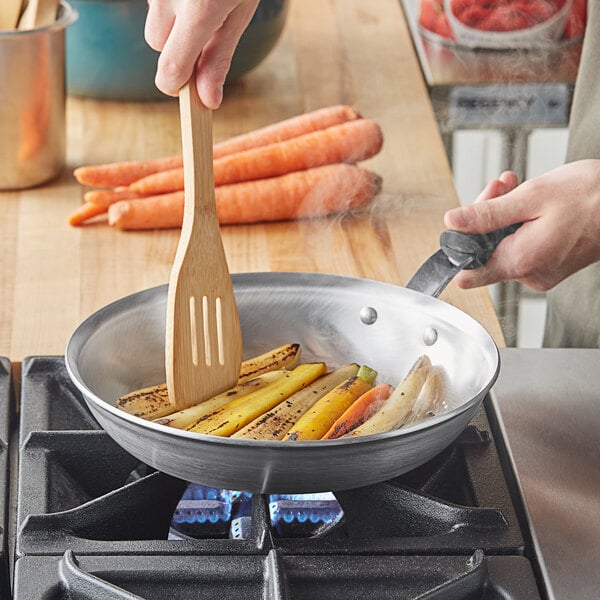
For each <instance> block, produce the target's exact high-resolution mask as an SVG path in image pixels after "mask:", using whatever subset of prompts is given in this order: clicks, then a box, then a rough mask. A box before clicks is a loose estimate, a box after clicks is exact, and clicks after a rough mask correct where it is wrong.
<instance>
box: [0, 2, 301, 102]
mask: <svg viewBox="0 0 600 600" xmlns="http://www.w3.org/2000/svg"><path fill="white" fill-rule="evenodd" d="M0 1H1V0H0ZM71 2H72V4H73V6H74V7H75V8H76V10H77V11H78V12H79V20H78V22H77V23H76V24H75V25H74V26H73V27H71V28H70V29H69V31H68V32H67V90H68V93H69V94H72V95H74V96H84V97H92V98H99V99H105V100H117V101H118V100H123V101H143V100H166V99H168V98H169V96H165V95H164V94H163V93H162V92H160V90H158V89H157V88H156V86H155V85H154V76H155V74H156V63H157V61H158V53H157V52H155V51H154V50H152V49H151V48H150V47H149V46H148V45H147V44H146V41H145V39H144V25H145V22H146V13H147V10H148V4H147V2H146V0H71ZM288 4H289V2H288V0H261V2H260V4H259V6H258V8H257V10H256V13H255V15H254V17H253V18H252V21H251V22H250V24H249V26H248V28H247V29H246V31H245V32H244V34H243V35H242V38H241V40H240V43H239V45H238V48H237V49H236V52H235V55H234V57H233V61H232V65H231V70H230V72H229V75H228V79H227V81H233V80H235V79H237V78H239V77H241V76H242V75H244V74H246V73H247V72H248V71H250V70H251V69H253V68H254V67H256V66H257V65H258V64H259V63H260V62H262V61H263V60H264V58H265V57H266V56H267V55H268V54H269V53H270V52H271V50H272V49H273V47H274V46H275V44H276V42H277V40H278V39H279V36H280V35H281V32H282V31H283V28H284V24H285V20H286V14H287V9H288Z"/></svg>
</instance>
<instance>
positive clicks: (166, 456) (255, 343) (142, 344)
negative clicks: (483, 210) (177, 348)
mask: <svg viewBox="0 0 600 600" xmlns="http://www.w3.org/2000/svg"><path fill="white" fill-rule="evenodd" d="M517 227H518V225H515V226H511V227H509V228H505V229H503V230H501V231H498V232H492V235H491V236H486V237H485V238H482V237H481V236H465V235H464V234H456V232H444V233H443V234H442V238H441V248H440V250H438V252H436V253H435V254H434V255H433V256H431V257H430V258H429V259H428V260H427V261H426V262H425V263H424V264H423V265H422V267H421V268H420V269H419V270H418V271H417V272H416V273H415V275H414V276H413V278H412V279H411V281H410V282H409V283H408V285H407V287H400V286H396V285H392V284H387V283H381V282H377V281H371V280H368V279H359V278H352V277H342V276H337V275H326V274H316V273H248V274H237V275H233V276H232V279H233V287H234V291H235V295H236V301H237V303H238V309H239V314H240V321H241V326H242V336H243V345H244V357H245V358H248V357H251V356H255V355H257V354H261V353H263V352H265V351H267V350H269V349H271V348H275V347H278V346H281V345H283V344H286V343H289V342H298V343H300V344H301V346H302V357H303V361H305V362H306V361H312V360H318V361H325V362H326V363H327V365H328V367H329V368H335V367H337V366H341V365H343V364H346V363H348V362H356V363H364V364H368V365H369V366H371V367H373V368H374V369H376V370H377V371H378V373H379V381H382V382H388V383H390V384H393V385H396V384H398V383H399V382H400V380H401V379H402V378H403V377H404V375H405V374H406V373H407V372H408V370H409V369H410V367H411V366H412V364H413V363H414V361H415V360H416V359H417V358H418V357H419V356H420V355H422V354H427V355H428V356H429V357H430V358H431V360H432V362H433V363H434V364H437V365H440V366H441V367H442V368H443V370H444V373H445V377H446V387H447V396H446V403H447V405H448V407H449V410H447V411H446V412H444V413H442V414H440V415H438V416H436V417H433V418H431V419H428V420H426V421H424V422H421V423H419V424H416V425H413V426H411V427H405V428H404V427H403V428H400V429H398V430H396V431H391V432H388V433H384V434H379V435H373V436H365V437H356V438H349V439H338V440H327V441H303V442H280V441H254V440H242V439H230V438H222V437H217V436H208V435H202V434H197V433H191V432H187V431H181V430H177V429H173V428H169V427H164V426H162V425H158V424H156V423H153V422H150V421H145V420H144V419H141V418H138V417H135V416H132V415H129V414H127V413H125V412H123V411H121V410H119V409H117V408H116V407H115V402H116V400H117V398H119V397H120V396H122V395H123V394H126V393H128V392H131V391H133V390H136V389H139V388H142V387H146V386H150V385H155V384H158V383H161V382H163V381H164V380H165V364H164V363H165V354H164V351H165V323H166V304H167V286H166V285H164V286H160V287H155V288H152V289H149V290H145V291H142V292H138V293H136V294H133V295H131V296H128V297H126V298H123V299H121V300H118V301H116V302H114V303H112V304H110V305H108V306H106V307H104V308H102V309H100V310H99V311H97V312H96V313H94V314H92V315H91V316H90V317H89V318H87V319H86V320H85V321H84V322H83V323H82V324H81V325H80V326H79V327H78V328H77V329H76V331H75V332H74V333H73V335H72V336H71V339H70V340H69V343H68V346H67V351H66V356H65V360H66V366H67V370H68V372H69V375H70V377H71V379H72V380H73V382H74V383H75V385H76V386H77V387H78V388H79V390H80V391H81V392H82V394H83V398H84V399H85V402H86V404H87V406H88V408H89V409H90V411H91V412H92V414H93V415H94V417H95V418H96V419H97V421H98V422H99V424H100V425H101V426H102V427H103V428H104V429H105V430H106V432H107V433H108V434H109V435H110V436H111V437H112V438H113V439H114V440H115V441H116V442H117V443H118V444H120V445H121V446H122V447H123V448H124V449H125V450H127V451H128V452H129V453H131V454H132V455H133V456H135V457H137V458H139V459H140V461H142V462H144V463H146V464H148V465H150V466H152V467H154V468H156V469H158V470H160V471H163V472H165V473H168V474H170V475H173V476H175V477H178V478H180V479H184V480H186V481H192V482H196V483H203V484H206V485H210V486H214V487H219V488H225V489H235V490H244V491H249V492H255V493H259V492H260V493H303V492H316V491H328V490H332V491H335V490H343V489H350V488H355V487H361V486H365V485H369V484H372V483H375V482H379V481H385V480H387V479H390V478H392V477H396V476H398V475H401V474H403V473H405V472H407V471H410V470H412V469H414V468H416V467H418V466H420V465H421V464H423V463H425V462H427V461H428V460H429V459H431V458H432V457H434V456H435V455H436V454H438V453H439V452H441V451H442V450H443V449H444V448H446V447H447V446H448V445H450V444H451V443H452V442H453V441H454V440H455V439H456V438H457V437H458V435H459V434H460V433H461V432H462V431H463V429H464V428H465V427H466V425H467V424H468V422H469V421H470V419H471V418H472V416H473V415H474V413H475V412H476V411H477V409H478V407H479V405H480V404H481V402H482V400H483V398H484V397H485V395H486V394H487V392H488V391H489V389H490V388H491V387H492V385H493V384H494V382H495V380H496V378H497V376H498V371H499V360H500V359H499V353H498V348H497V347H496V344H495V343H494V341H493V339H492V338H491V336H490V335H489V334H488V333H487V331H486V330H485V329H484V328H483V327H482V326H481V325H480V324H479V323H478V322H477V321H475V320H474V319H473V318H471V317H470V316H469V315H467V314H465V313H464V312H462V311H460V310H458V309H457V308H455V307H453V306H451V305H449V304H447V303H445V302H443V301H441V300H439V299H437V295H438V294H439V293H440V292H441V291H442V290H443V288H444V287H445V285H446V284H447V283H448V282H449V281H450V280H451V279H452V277H454V275H455V274H456V273H457V272H458V271H460V270H461V269H463V268H471V267H476V266H478V265H480V264H482V263H484V262H485V261H486V260H487V258H488V257H489V256H490V255H491V253H492V252H493V250H494V248H495V247H496V246H497V244H498V243H499V242H500V241H501V240H502V239H503V237H505V236H506V235H509V234H510V233H513V232H514V230H515V229H516V228H517ZM411 288H412V289H411Z"/></svg>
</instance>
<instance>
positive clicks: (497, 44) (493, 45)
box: [444, 0, 573, 50]
mask: <svg viewBox="0 0 600 600" xmlns="http://www.w3.org/2000/svg"><path fill="white" fill-rule="evenodd" d="M451 4H452V0H444V11H445V12H446V14H447V16H448V20H449V22H450V26H451V27H452V30H453V31H454V35H455V37H456V43H457V44H459V45H461V46H466V47H468V48H482V49H493V50H511V49H533V48H539V47H544V46H547V45H551V44H555V43H556V42H558V41H559V40H560V38H561V37H562V35H563V32H564V30H565V24H566V22H567V18H568V16H569V12H570V11H571V8H572V5H573V0H567V1H566V2H565V4H564V6H563V7H562V8H561V9H560V10H559V11H558V12H557V13H556V14H554V15H553V16H552V17H551V18H550V19H547V20H546V21H543V22H542V23H539V24H538V25H534V26H533V27H528V28H527V29H517V30H514V31H484V30H482V29H476V28H474V27H468V26H467V25H465V24H464V23H462V22H461V21H459V20H458V19H457V18H456V16H455V15H454V13H453V12H452V10H451Z"/></svg>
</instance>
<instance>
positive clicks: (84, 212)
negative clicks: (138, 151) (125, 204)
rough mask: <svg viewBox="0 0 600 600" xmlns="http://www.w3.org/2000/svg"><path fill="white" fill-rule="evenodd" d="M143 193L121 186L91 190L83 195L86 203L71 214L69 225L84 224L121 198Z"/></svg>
mask: <svg viewBox="0 0 600 600" xmlns="http://www.w3.org/2000/svg"><path fill="white" fill-rule="evenodd" d="M142 197H143V196H141V194H138V193H136V192H133V191H131V190H130V189H129V188H128V187H125V186H121V187H117V188H115V189H112V190H108V189H106V190H105V189H102V190H90V191H89V192H86V193H85V194H84V195H83V199H84V203H83V204H82V205H81V206H79V207H78V208H77V209H76V210H75V211H74V212H73V213H71V215H70V216H69V225H73V226H75V227H76V226H77V225H83V224H84V223H85V222H86V221H89V220H90V219H93V218H94V217H97V216H98V215H102V214H104V213H105V212H106V211H107V210H108V207H109V206H110V205H111V204H114V203H115V202H118V201H119V200H133V199H134V198H142Z"/></svg>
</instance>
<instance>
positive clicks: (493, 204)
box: [444, 172, 532, 233]
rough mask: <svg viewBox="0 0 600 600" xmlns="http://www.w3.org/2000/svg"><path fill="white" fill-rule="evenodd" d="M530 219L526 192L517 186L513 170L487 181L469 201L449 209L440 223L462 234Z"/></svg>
mask: <svg viewBox="0 0 600 600" xmlns="http://www.w3.org/2000/svg"><path fill="white" fill-rule="evenodd" d="M529 218H532V215H531V214H530V206H529V202H528V194H527V191H526V188H525V187H524V186H517V181H516V176H515V175H514V173H510V172H507V173H503V174H502V175H501V176H500V178H499V179H495V180H493V181H491V182H490V183H488V185H487V186H486V187H485V189H484V190H483V191H482V193H481V194H480V195H479V196H478V198H477V201H476V202H473V204H468V205H466V206H460V207H457V208H453V209H451V210H449V211H448V212H447V213H446V214H445V215H444V224H445V225H446V227H448V228H450V229H457V230H458V231H464V232H466V233H488V232H489V231H494V230H495V229H499V228H500V227H505V226H506V225H512V224H513V223H519V222H521V221H524V220H528V219H529Z"/></svg>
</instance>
